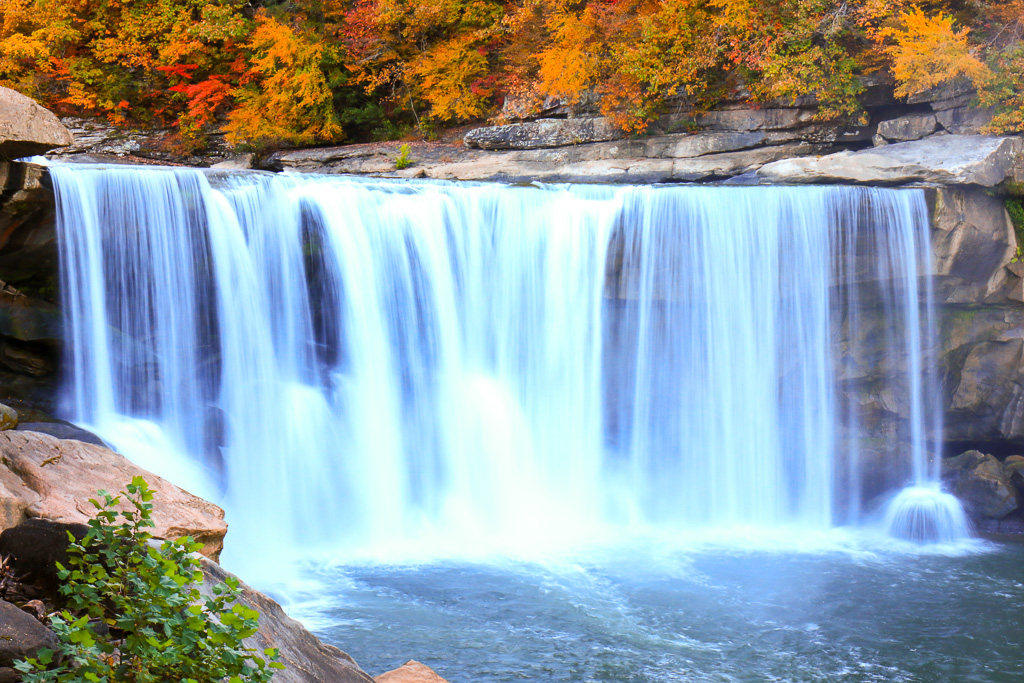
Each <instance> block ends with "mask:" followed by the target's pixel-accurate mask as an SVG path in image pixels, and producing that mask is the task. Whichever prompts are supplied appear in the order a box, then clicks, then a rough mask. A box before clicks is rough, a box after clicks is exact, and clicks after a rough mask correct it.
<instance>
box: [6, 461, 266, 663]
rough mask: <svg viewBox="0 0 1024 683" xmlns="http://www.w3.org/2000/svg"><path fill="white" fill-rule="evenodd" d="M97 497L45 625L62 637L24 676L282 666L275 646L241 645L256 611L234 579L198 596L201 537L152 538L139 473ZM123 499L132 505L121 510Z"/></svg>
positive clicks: (148, 492) (74, 544) (150, 494)
mask: <svg viewBox="0 0 1024 683" xmlns="http://www.w3.org/2000/svg"><path fill="white" fill-rule="evenodd" d="M99 496H100V497H101V498H102V502H99V501H97V500H91V501H90V502H91V503H92V504H93V505H94V506H95V507H96V509H97V513H96V516H95V517H94V518H93V519H92V520H91V521H90V522H89V527H90V528H89V532H88V533H87V534H86V536H85V537H84V538H83V539H82V540H81V541H80V542H76V541H75V540H74V538H70V541H71V542H70V545H69V547H68V566H67V567H64V566H61V565H59V564H58V570H59V571H58V576H59V577H60V579H61V581H62V582H63V583H62V585H61V588H60V592H61V595H62V596H63V597H64V600H65V603H66V605H65V609H63V610H62V611H61V612H60V613H59V614H56V615H54V616H53V617H52V618H51V628H52V629H53V631H54V633H56V634H57V637H58V640H59V644H58V646H57V649H56V651H52V650H48V649H43V650H40V651H39V652H38V653H37V656H36V658H34V659H27V660H24V661H21V662H18V663H17V664H16V665H15V668H16V669H17V670H18V671H20V672H22V680H23V681H25V683H43V682H44V681H46V682H48V683H63V682H68V683H70V682H71V681H74V682H76V683H78V682H80V681H92V682H93V683H115V682H117V683H120V682H122V681H123V682H125V683H158V682H161V683H162V682H164V681H181V682H183V683H219V682H221V681H228V682H229V683H243V682H253V683H257V682H262V681H269V680H270V678H271V677H272V676H273V674H274V671H275V670H276V669H283V668H284V665H282V664H280V663H278V662H276V661H275V660H276V659H277V657H278V653H277V651H276V650H274V649H267V650H264V651H263V652H262V653H257V652H256V651H254V650H252V649H251V648H247V647H246V646H245V645H244V644H243V642H242V641H243V640H244V639H245V638H248V637H249V636H251V635H253V634H254V633H256V626H257V619H258V617H259V614H258V613H257V612H256V611H255V610H252V609H250V608H248V607H246V606H245V605H243V604H242V603H241V602H239V601H238V597H239V595H240V594H241V589H240V588H239V582H238V579H236V578H234V577H230V578H228V579H227V580H226V581H225V582H224V583H222V584H220V585H218V586H215V587H214V588H213V596H212V597H205V598H204V597H203V596H202V595H201V593H200V591H199V588H198V586H199V585H200V584H201V583H202V580H203V573H202V571H201V569H200V567H201V561H200V560H199V559H198V558H197V557H196V556H195V554H194V553H195V551H196V550H198V549H199V547H200V544H199V543H195V542H193V540H192V539H191V538H188V537H186V538H182V539H179V540H176V541H164V542H163V543H161V544H160V545H157V544H156V543H155V542H152V541H151V539H152V534H150V533H149V532H148V531H147V530H146V529H147V528H151V527H153V522H152V519H151V514H152V509H153V505H152V503H151V502H150V501H151V500H152V499H153V492H152V491H151V490H150V489H149V486H148V485H147V484H146V481H145V480H144V479H143V478H142V477H135V478H134V479H132V483H131V484H129V485H128V486H127V487H125V490H124V491H122V492H121V495H119V496H111V495H109V494H108V493H107V492H106V491H100V492H99ZM122 496H123V497H124V499H125V500H126V501H127V502H128V503H129V507H130V509H129V510H127V511H125V512H118V511H116V510H115V509H114V508H115V506H117V505H118V504H119V503H120V502H121V498H122ZM119 517H120V518H121V520H122V521H121V522H120V523H118V518H119ZM69 537H70V535H69Z"/></svg>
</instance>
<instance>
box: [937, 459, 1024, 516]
mask: <svg viewBox="0 0 1024 683" xmlns="http://www.w3.org/2000/svg"><path fill="white" fill-rule="evenodd" d="M942 471H943V477H944V478H946V479H948V480H949V488H950V491H951V492H952V493H953V495H955V496H956V497H957V498H959V499H960V501H961V502H963V504H964V505H965V506H966V507H967V509H968V510H970V511H972V512H973V513H975V514H977V515H980V516H982V517H988V518H991V519H1002V518H1003V517H1005V516H1007V515H1008V514H1010V513H1011V512H1013V511H1014V510H1016V509H1017V508H1019V507H1020V505H1021V496H1020V492H1019V491H1018V490H1017V487H1016V486H1014V485H1013V483H1012V482H1011V481H1010V477H1011V475H1010V474H1009V473H1008V472H1007V471H1006V470H1005V469H1004V468H1003V465H1002V463H1000V462H999V461H998V460H997V459H996V458H994V457H993V456H991V455H986V454H984V453H981V452H980V451H967V452H966V453H962V454H960V455H958V456H957V457H955V458H949V459H947V460H945V461H943V463H942Z"/></svg>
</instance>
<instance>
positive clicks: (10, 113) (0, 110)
mask: <svg viewBox="0 0 1024 683" xmlns="http://www.w3.org/2000/svg"><path fill="white" fill-rule="evenodd" d="M74 141H75V140H74V138H73V137H71V133H70V132H68V129H67V128H65V127H64V125H63V124H62V123H61V122H60V120H59V119H57V117H56V116H55V115H54V114H53V112H51V111H49V110H47V109H45V108H43V107H41V106H39V105H38V104H36V103H35V101H33V100H32V99H30V98H28V97H25V96H24V95H22V94H21V93H18V92H15V91H14V90H11V89H10V88H0V159H18V158H20V157H27V156H32V155H33V154H43V153H45V152H49V151H50V150H51V149H54V148H56V147H65V146H67V145H70V144H71V143H73V142H74Z"/></svg>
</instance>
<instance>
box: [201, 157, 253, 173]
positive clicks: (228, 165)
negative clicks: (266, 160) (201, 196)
mask: <svg viewBox="0 0 1024 683" xmlns="http://www.w3.org/2000/svg"><path fill="white" fill-rule="evenodd" d="M255 158H256V155H255V154H236V155H235V156H232V157H228V158H227V159H225V160H224V161H220V162H218V163H216V164H213V165H212V166H210V168H219V169H225V170H233V171H239V170H246V169H250V168H252V167H253V165H252V164H253V161H254V159H255Z"/></svg>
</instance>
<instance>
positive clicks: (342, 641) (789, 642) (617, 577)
mask: <svg viewBox="0 0 1024 683" xmlns="http://www.w3.org/2000/svg"><path fill="white" fill-rule="evenodd" d="M1021 567H1024V546H1022V545H1018V544H1011V545H995V544H981V543H980V542H979V545H976V546H975V547H974V548H973V549H972V550H970V551H969V552H955V551H954V552H950V553H932V554H920V553H915V552H906V551H905V549H901V548H899V547H896V546H889V547H885V548H876V549H864V548H859V549H857V548H855V549H850V548H834V549H824V550H818V551H798V552H791V551H773V550H769V549H760V550H759V549H752V550H737V549H728V548H722V547H718V548H710V547H706V548H703V549H694V548H690V549H676V550H666V549H664V548H661V549H660V550H658V549H655V547H654V546H647V547H644V546H643V545H640V546H632V547H619V548H615V549H609V550H606V551H603V552H601V553H594V554H592V555H591V557H590V558H589V559H587V560H565V561H560V562H555V563H537V562H515V561H511V560H510V561H494V562H484V563H481V562H432V563H427V564H408V565H373V564H367V565H359V566H347V567H340V568H335V569H330V570H327V569H324V570H320V571H319V572H317V573H316V574H317V576H318V578H319V579H320V580H322V581H324V582H325V584H324V585H325V590H326V591H331V592H333V596H332V597H331V598H330V599H323V598H321V600H320V601H318V602H317V604H316V607H315V609H316V611H317V612H318V613H319V616H318V618H316V619H315V620H314V623H313V625H314V627H315V628H316V630H317V631H318V633H319V635H320V636H321V637H322V638H324V639H325V640H326V641H328V642H332V643H334V644H336V645H338V646H339V647H342V648H343V649H345V650H346V651H347V652H349V653H350V654H352V655H353V656H354V657H355V658H356V660H357V661H358V662H359V663H360V665H361V666H363V668H364V669H366V670H367V671H369V672H371V673H373V674H379V673H381V672H382V671H385V670H388V669H391V668H394V667H397V666H399V665H401V664H402V663H403V662H404V661H406V660H407V659H410V658H414V659H418V660H420V661H423V662H425V663H427V664H428V665H430V666H432V667H434V668H435V669H436V670H437V671H438V672H439V673H441V674H442V675H443V676H445V677H446V678H447V679H448V680H450V681H452V682H453V683H462V682H467V683H468V682H469V681H495V682H496V681H574V682H575V681H581V682H582V681H607V682H630V683H662V682H667V681H1019V680H1022V679H1024V653H1022V647H1024V618H1022V612H1021V609H1022V606H1024V583H1022V579H1024V572H1022V570H1021ZM300 611H301V610H300Z"/></svg>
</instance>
